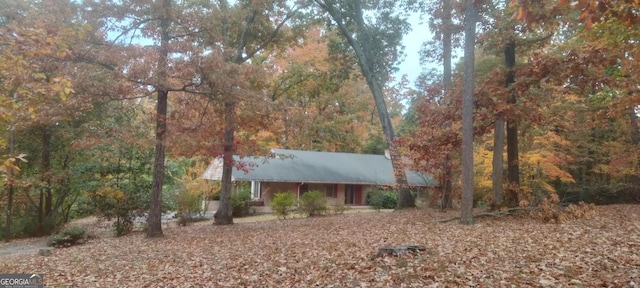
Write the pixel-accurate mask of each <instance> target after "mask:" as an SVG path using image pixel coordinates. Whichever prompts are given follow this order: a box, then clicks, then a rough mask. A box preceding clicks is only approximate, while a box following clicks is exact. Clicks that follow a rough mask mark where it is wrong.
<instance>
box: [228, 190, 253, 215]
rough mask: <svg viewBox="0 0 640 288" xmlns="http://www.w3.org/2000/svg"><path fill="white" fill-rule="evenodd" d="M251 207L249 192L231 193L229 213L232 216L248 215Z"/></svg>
mask: <svg viewBox="0 0 640 288" xmlns="http://www.w3.org/2000/svg"><path fill="white" fill-rule="evenodd" d="M250 209H251V192H250V191H238V192H236V193H233V194H231V213H232V215H233V217H243V216H247V215H249V212H250Z"/></svg>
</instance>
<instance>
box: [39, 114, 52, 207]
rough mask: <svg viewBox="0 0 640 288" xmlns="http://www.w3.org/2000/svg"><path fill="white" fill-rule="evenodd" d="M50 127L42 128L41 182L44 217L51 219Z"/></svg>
mask: <svg viewBox="0 0 640 288" xmlns="http://www.w3.org/2000/svg"><path fill="white" fill-rule="evenodd" d="M50 129H51V127H49V126H47V125H44V126H42V172H41V173H42V174H41V175H42V182H43V184H44V185H45V186H44V217H45V218H47V217H51V216H52V215H53V213H52V206H53V194H52V192H51V171H50V170H51V137H52V135H51V130H50Z"/></svg>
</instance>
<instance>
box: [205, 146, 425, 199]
mask: <svg viewBox="0 0 640 288" xmlns="http://www.w3.org/2000/svg"><path fill="white" fill-rule="evenodd" d="M234 158H235V159H234V160H235V161H239V163H241V164H240V165H236V166H240V167H243V169H239V168H237V167H234V168H233V173H232V181H233V182H240V181H247V182H250V183H251V194H252V197H253V199H254V200H257V202H258V203H262V205H265V206H267V207H268V205H269V202H270V201H271V199H273V197H274V194H275V193H278V192H291V193H294V194H295V195H297V197H300V195H302V194H303V193H305V192H307V191H321V192H323V193H324V194H325V195H326V197H327V202H328V204H329V205H341V204H343V205H347V206H363V205H366V204H367V203H366V197H367V193H369V192H370V191H373V190H374V189H376V188H379V187H385V186H393V185H395V178H394V175H393V169H392V166H391V160H390V159H389V158H388V157H387V156H385V155H372V154H355V153H336V152H316V151H300V150H287V149H272V150H271V156H269V157H244V158H239V157H234ZM406 175H407V180H408V182H409V185H410V186H412V187H414V188H416V189H421V188H422V189H424V188H433V187H436V186H437V183H436V182H435V181H434V180H433V179H432V178H431V176H430V175H423V174H419V173H416V172H414V171H411V170H406ZM202 177H203V178H204V179H209V180H220V179H221V178H222V159H221V158H217V159H215V160H214V161H213V162H212V163H211V164H210V165H209V167H208V168H207V170H206V171H205V172H204V173H203V175H202Z"/></svg>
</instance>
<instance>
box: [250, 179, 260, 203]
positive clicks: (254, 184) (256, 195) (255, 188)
mask: <svg viewBox="0 0 640 288" xmlns="http://www.w3.org/2000/svg"><path fill="white" fill-rule="evenodd" d="M251 198H252V199H253V200H258V199H260V182H258V181H251Z"/></svg>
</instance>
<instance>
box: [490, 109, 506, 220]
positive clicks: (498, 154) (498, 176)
mask: <svg viewBox="0 0 640 288" xmlns="http://www.w3.org/2000/svg"><path fill="white" fill-rule="evenodd" d="M503 153H504V120H503V119H502V117H501V116H498V119H496V123H495V127H494V129H493V163H492V164H493V171H492V176H491V180H492V183H491V185H492V187H491V188H492V191H493V205H492V206H493V208H494V209H495V208H497V207H499V206H500V205H501V204H502V202H503V201H504V194H503V193H502V174H503V173H504V164H503V163H504V156H503Z"/></svg>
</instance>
